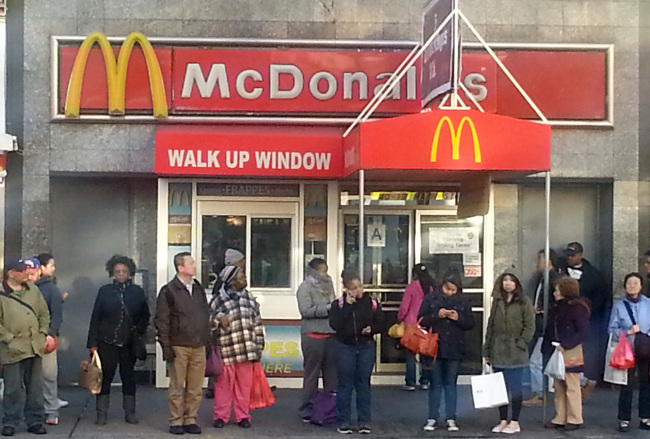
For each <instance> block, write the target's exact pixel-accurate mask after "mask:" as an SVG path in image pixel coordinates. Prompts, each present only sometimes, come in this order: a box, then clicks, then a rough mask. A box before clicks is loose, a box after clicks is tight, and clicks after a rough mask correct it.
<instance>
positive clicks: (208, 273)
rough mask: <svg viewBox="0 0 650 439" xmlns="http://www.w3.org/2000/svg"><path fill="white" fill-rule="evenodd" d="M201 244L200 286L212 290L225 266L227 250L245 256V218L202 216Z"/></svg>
mask: <svg viewBox="0 0 650 439" xmlns="http://www.w3.org/2000/svg"><path fill="white" fill-rule="evenodd" d="M202 227H203V229H202V230H203V233H202V236H203V239H202V242H201V249H202V250H201V284H202V285H203V286H205V288H206V290H207V289H210V290H211V289H212V287H213V286H214V282H215V281H216V280H217V276H218V275H219V273H220V272H221V270H222V269H223V267H224V266H225V263H224V256H225V253H226V250H227V249H229V248H232V249H235V250H239V251H240V252H242V253H243V254H246V217H245V216H235V215H204V216H203V225H202Z"/></svg>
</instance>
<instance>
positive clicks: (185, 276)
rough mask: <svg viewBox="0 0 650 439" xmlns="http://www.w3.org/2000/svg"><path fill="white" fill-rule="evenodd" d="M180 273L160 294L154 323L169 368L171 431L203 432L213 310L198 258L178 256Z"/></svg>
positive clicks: (177, 271) (185, 254) (180, 432)
mask: <svg viewBox="0 0 650 439" xmlns="http://www.w3.org/2000/svg"><path fill="white" fill-rule="evenodd" d="M174 267H175V268H176V276H175V277H174V279H172V280H171V281H170V282H169V283H168V284H167V285H165V286H164V287H162V288H161V290H160V293H159V294H158V301H157V311H156V318H155V319H154V324H155V325H156V329H157V331H158V342H159V343H160V347H161V348H162V351H163V359H164V360H165V361H166V362H167V368H168V372H169V390H168V393H167V398H168V401H167V403H168V406H169V414H170V416H169V424H170V427H169V432H170V433H172V434H184V433H190V434H200V433H201V428H200V427H199V426H198V425H197V424H196V418H197V414H198V411H199V405H200V404H201V396H202V395H201V393H202V388H203V377H204V375H205V354H206V345H207V344H208V343H209V339H210V312H209V307H208V301H207V299H206V296H205V291H204V290H203V287H202V286H201V284H200V283H199V282H198V281H197V280H195V279H194V275H195V274H196V263H195V262H194V258H192V256H191V255H190V254H189V253H187V252H182V253H178V254H176V255H175V256H174Z"/></svg>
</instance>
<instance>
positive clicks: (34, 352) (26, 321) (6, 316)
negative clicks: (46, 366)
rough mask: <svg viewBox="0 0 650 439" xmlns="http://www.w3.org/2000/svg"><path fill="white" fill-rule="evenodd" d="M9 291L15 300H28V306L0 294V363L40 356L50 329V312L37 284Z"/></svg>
mask: <svg viewBox="0 0 650 439" xmlns="http://www.w3.org/2000/svg"><path fill="white" fill-rule="evenodd" d="M3 290H4V291H10V293H9V294H11V295H12V296H13V297H15V298H16V299H19V300H21V301H22V302H25V303H27V304H28V305H30V306H31V307H32V309H33V310H34V312H32V311H31V310H30V309H29V308H27V307H26V306H24V305H21V304H20V303H18V302H16V301H15V300H13V299H10V298H8V297H5V296H4V295H0V362H2V364H14V363H18V362H19V361H22V360H25V359H27V358H32V357H36V356H39V357H42V356H43V354H44V349H45V337H46V336H47V334H48V333H49V331H50V312H49V311H48V310H47V304H46V303H45V300H44V299H43V296H42V295H41V292H40V291H39V289H38V287H37V286H36V285H34V284H31V283H30V284H27V283H26V284H24V285H23V289H22V290H20V291H11V289H10V288H9V286H8V285H6V284H5V285H4V287H3Z"/></svg>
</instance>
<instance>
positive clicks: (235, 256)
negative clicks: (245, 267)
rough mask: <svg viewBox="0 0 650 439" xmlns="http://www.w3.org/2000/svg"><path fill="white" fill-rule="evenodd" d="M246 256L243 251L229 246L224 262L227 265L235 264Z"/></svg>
mask: <svg viewBox="0 0 650 439" xmlns="http://www.w3.org/2000/svg"><path fill="white" fill-rule="evenodd" d="M244 258H246V256H244V254H243V253H242V252H240V251H239V250H235V249H234V248H229V249H228V250H226V254H225V256H224V263H225V264H226V265H235V264H236V263H237V262H239V261H241V260H243V259H244Z"/></svg>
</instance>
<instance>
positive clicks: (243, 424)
mask: <svg viewBox="0 0 650 439" xmlns="http://www.w3.org/2000/svg"><path fill="white" fill-rule="evenodd" d="M237 425H239V426H240V427H241V428H251V421H250V419H247V418H244V419H242V420H241V421H239V423H238V424H237Z"/></svg>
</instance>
